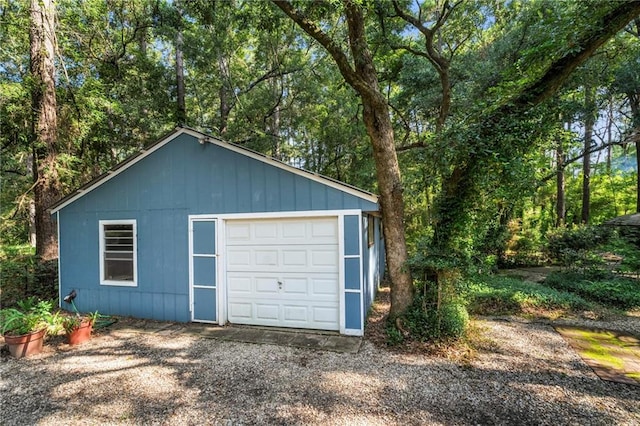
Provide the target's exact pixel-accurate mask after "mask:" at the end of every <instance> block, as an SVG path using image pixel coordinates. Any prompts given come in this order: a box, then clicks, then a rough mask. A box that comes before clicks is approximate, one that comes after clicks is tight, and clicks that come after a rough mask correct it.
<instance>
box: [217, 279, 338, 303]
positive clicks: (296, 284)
mask: <svg viewBox="0 0 640 426" xmlns="http://www.w3.org/2000/svg"><path fill="white" fill-rule="evenodd" d="M227 280H228V282H229V286H228V288H229V295H230V296H232V297H233V296H235V295H238V296H243V295H244V296H247V295H250V294H253V293H255V294H256V295H257V294H259V295H260V297H276V298H282V299H283V300H286V299H287V298H289V297H291V298H297V297H300V296H304V297H307V298H311V299H314V300H315V299H317V300H319V301H326V300H334V301H337V300H338V288H339V286H338V276H337V275H334V274H304V273H299V272H298V273H287V274H276V273H265V272H261V273H255V274H253V273H251V272H234V273H229V274H227ZM278 282H281V283H282V286H280V285H279V284H278Z"/></svg>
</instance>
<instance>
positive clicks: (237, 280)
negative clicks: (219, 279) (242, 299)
mask: <svg viewBox="0 0 640 426" xmlns="http://www.w3.org/2000/svg"><path fill="white" fill-rule="evenodd" d="M227 283H228V286H227V287H228V289H229V294H238V293H240V294H241V293H245V294H251V293H252V280H251V277H246V276H228V277H227Z"/></svg>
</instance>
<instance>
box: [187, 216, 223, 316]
mask: <svg viewBox="0 0 640 426" xmlns="http://www.w3.org/2000/svg"><path fill="white" fill-rule="evenodd" d="M189 245H190V247H189V253H190V259H189V285H190V298H191V320H192V321H197V322H212V323H215V322H217V321H218V313H217V309H216V307H217V260H218V254H217V252H216V221H215V219H195V218H191V219H190V220H189Z"/></svg>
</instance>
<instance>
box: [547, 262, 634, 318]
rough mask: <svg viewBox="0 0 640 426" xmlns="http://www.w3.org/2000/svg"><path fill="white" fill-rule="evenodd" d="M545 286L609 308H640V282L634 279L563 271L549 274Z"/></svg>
mask: <svg viewBox="0 0 640 426" xmlns="http://www.w3.org/2000/svg"><path fill="white" fill-rule="evenodd" d="M544 284H545V285H546V286H548V287H551V288H554V289H557V290H560V291H567V292H571V293H575V294H577V295H579V296H581V297H583V298H584V299H586V300H589V301H592V302H596V303H599V304H602V305H604V306H607V307H609V308H616V309H622V310H629V309H636V308H639V307H640V281H638V280H635V279H632V278H627V277H620V276H615V275H611V274H603V273H602V272H598V273H595V272H594V273H587V274H585V273H580V272H571V271H563V272H554V273H552V274H549V276H548V277H547V279H546V280H545V282H544Z"/></svg>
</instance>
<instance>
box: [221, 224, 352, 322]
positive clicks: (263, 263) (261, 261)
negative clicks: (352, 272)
mask: <svg viewBox="0 0 640 426" xmlns="http://www.w3.org/2000/svg"><path fill="white" fill-rule="evenodd" d="M225 239H226V253H227V255H226V259H227V260H226V268H227V290H228V293H227V294H228V319H229V322H231V323H236V324H251V325H269V326H278V327H295V328H313V329H321V330H339V329H340V324H339V318H340V315H339V305H340V302H339V292H338V289H339V285H338V220H337V218H304V219H298V218H295V219H275V220H271V219H264V220H234V221H227V222H226V238H225Z"/></svg>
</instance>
